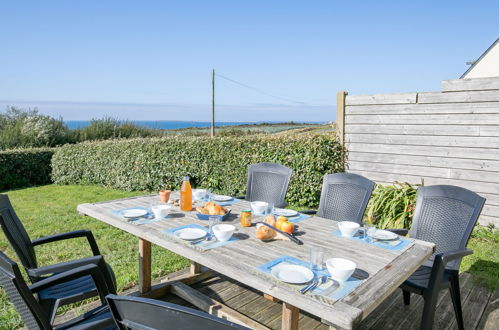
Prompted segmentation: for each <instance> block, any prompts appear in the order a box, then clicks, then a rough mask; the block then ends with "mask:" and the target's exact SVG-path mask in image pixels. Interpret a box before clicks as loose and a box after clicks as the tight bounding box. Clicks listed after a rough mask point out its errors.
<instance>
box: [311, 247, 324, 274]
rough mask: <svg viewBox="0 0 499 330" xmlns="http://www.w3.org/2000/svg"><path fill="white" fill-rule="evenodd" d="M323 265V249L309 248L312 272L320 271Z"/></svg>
mask: <svg viewBox="0 0 499 330" xmlns="http://www.w3.org/2000/svg"><path fill="white" fill-rule="evenodd" d="M323 263H324V249H323V248H322V247H320V246H312V247H311V248H310V268H311V269H312V270H313V271H320V270H322V268H323V266H322V265H323Z"/></svg>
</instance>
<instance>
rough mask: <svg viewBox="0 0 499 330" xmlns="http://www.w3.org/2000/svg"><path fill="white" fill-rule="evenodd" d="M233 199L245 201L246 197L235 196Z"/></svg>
mask: <svg viewBox="0 0 499 330" xmlns="http://www.w3.org/2000/svg"><path fill="white" fill-rule="evenodd" d="M234 198H236V199H246V196H244V195H243V196H236V197H234Z"/></svg>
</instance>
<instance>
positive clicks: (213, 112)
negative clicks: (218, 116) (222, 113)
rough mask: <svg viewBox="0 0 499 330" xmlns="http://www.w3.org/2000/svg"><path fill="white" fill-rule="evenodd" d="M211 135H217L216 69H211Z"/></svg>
mask: <svg viewBox="0 0 499 330" xmlns="http://www.w3.org/2000/svg"><path fill="white" fill-rule="evenodd" d="M210 136H211V137H214V136H215V69H213V70H212V71H211V130H210Z"/></svg>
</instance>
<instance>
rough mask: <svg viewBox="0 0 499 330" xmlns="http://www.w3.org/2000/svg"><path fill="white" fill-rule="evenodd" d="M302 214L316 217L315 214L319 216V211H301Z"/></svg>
mask: <svg viewBox="0 0 499 330" xmlns="http://www.w3.org/2000/svg"><path fill="white" fill-rule="evenodd" d="M300 213H303V214H308V215H315V214H317V210H305V211H300Z"/></svg>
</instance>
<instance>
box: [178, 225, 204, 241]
mask: <svg viewBox="0 0 499 330" xmlns="http://www.w3.org/2000/svg"><path fill="white" fill-rule="evenodd" d="M175 236H177V237H178V238H181V239H183V240H186V241H195V240H198V239H201V238H203V237H205V236H206V231H205V230H202V229H199V228H184V229H180V230H177V231H176V232H175Z"/></svg>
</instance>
